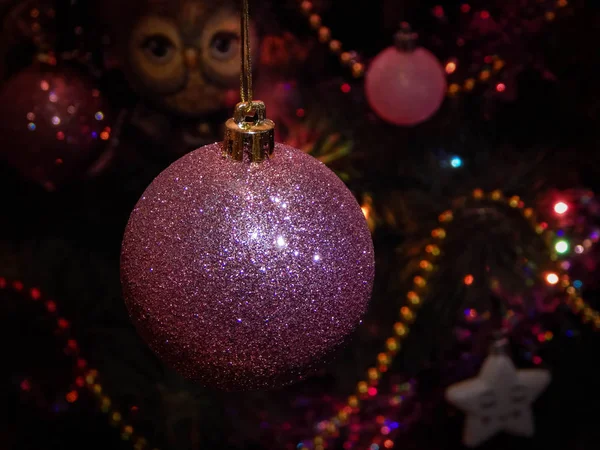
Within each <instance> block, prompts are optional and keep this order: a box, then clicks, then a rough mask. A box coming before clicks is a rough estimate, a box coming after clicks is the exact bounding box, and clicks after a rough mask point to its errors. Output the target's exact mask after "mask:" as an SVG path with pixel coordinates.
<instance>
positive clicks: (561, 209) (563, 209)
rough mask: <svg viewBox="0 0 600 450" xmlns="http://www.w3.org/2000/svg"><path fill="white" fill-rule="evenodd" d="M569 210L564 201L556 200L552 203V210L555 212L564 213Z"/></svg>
mask: <svg viewBox="0 0 600 450" xmlns="http://www.w3.org/2000/svg"><path fill="white" fill-rule="evenodd" d="M568 210H569V205H567V204H566V203H565V202H558V203H556V204H555V205H554V212H555V213H556V214H560V215H562V214H564V213H566V212H567V211H568Z"/></svg>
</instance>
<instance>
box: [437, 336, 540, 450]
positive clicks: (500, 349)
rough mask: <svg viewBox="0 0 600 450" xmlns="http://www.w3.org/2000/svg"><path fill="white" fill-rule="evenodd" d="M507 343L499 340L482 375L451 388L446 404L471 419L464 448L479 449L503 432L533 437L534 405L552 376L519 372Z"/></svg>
mask: <svg viewBox="0 0 600 450" xmlns="http://www.w3.org/2000/svg"><path fill="white" fill-rule="evenodd" d="M506 347H507V341H506V339H503V338H498V339H497V340H496V341H495V342H494V343H493V345H492V349H491V353H490V355H489V356H488V357H487V358H486V360H485V361H484V363H483V366H482V367H481V371H480V372H479V375H478V376H477V377H475V378H472V379H470V380H465V381H462V382H460V383H457V384H454V385H452V386H450V387H449V388H448V389H447V390H446V400H447V401H448V402H449V403H451V404H453V405H454V406H456V407H457V408H458V409H460V410H462V411H464V412H465V414H466V415H467V418H466V422H465V428H464V433H463V444H464V445H466V446H467V447H471V448H473V447H478V446H479V445H480V444H482V443H483V442H485V441H487V440H488V439H490V438H491V437H492V436H494V435H496V434H497V433H499V432H502V431H504V432H506V433H509V434H512V435H515V436H523V437H531V436H533V434H534V420H533V413H532V410H531V404H532V403H533V402H534V400H535V399H536V398H537V397H538V396H539V395H540V394H541V393H542V392H543V391H544V389H546V387H547V386H548V384H549V383H550V378H551V377H550V372H548V371H547V370H541V369H528V370H517V369H516V368H515V365H514V364H513V362H512V360H511V359H510V357H509V356H508V354H507V350H506Z"/></svg>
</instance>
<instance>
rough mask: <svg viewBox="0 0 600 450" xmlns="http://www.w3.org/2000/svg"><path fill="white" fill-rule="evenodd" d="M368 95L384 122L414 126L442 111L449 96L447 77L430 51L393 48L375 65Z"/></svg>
mask: <svg viewBox="0 0 600 450" xmlns="http://www.w3.org/2000/svg"><path fill="white" fill-rule="evenodd" d="M365 91H366V97H367V101H368V102H369V105H370V106H371V108H372V109H373V111H375V113H376V114H377V115H378V116H379V117H380V118H381V119H383V120H385V121H386V122H389V123H392V124H394V125H399V126H414V125H417V124H419V123H422V122H424V121H426V120H427V119H429V118H430V117H431V116H433V115H434V114H435V113H436V111H437V110H438V109H439V108H440V106H441V104H442V102H443V101H444V97H445V94H446V75H445V73H444V70H443V68H442V66H441V65H440V63H439V61H438V59H437V58H436V57H435V56H434V55H433V54H432V53H431V52H430V51H429V50H426V49H424V48H422V47H418V48H415V49H412V50H401V49H398V48H397V47H394V46H392V47H388V48H387V49H385V50H384V51H382V52H381V53H380V54H379V55H377V56H376V57H375V59H374V60H373V61H372V62H371V65H370V66H369V69H368V71H367V74H366V79H365Z"/></svg>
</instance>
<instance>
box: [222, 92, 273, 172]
mask: <svg viewBox="0 0 600 450" xmlns="http://www.w3.org/2000/svg"><path fill="white" fill-rule="evenodd" d="M274 149H275V123H274V122H273V121H272V120H270V119H267V108H266V106H265V104H264V103H263V102H261V101H259V100H255V101H251V102H241V103H238V104H237V105H236V107H235V110H234V113H233V118H231V119H229V120H228V121H227V122H226V124H225V141H224V142H223V153H224V154H225V155H226V156H229V157H231V158H233V159H234V160H236V161H244V162H252V163H259V162H262V161H264V160H266V159H269V158H270V157H271V155H272V154H273V150H274Z"/></svg>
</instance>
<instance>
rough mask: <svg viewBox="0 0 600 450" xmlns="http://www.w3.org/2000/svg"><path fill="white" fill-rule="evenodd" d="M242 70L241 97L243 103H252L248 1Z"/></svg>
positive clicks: (244, 12)
mask: <svg viewBox="0 0 600 450" xmlns="http://www.w3.org/2000/svg"><path fill="white" fill-rule="evenodd" d="M241 15H242V39H241V47H242V48H241V55H242V68H241V69H242V70H241V73H240V95H241V98H242V102H244V103H251V102H252V56H251V51H250V50H251V49H250V7H249V6H248V0H243V4H242V14H241Z"/></svg>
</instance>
